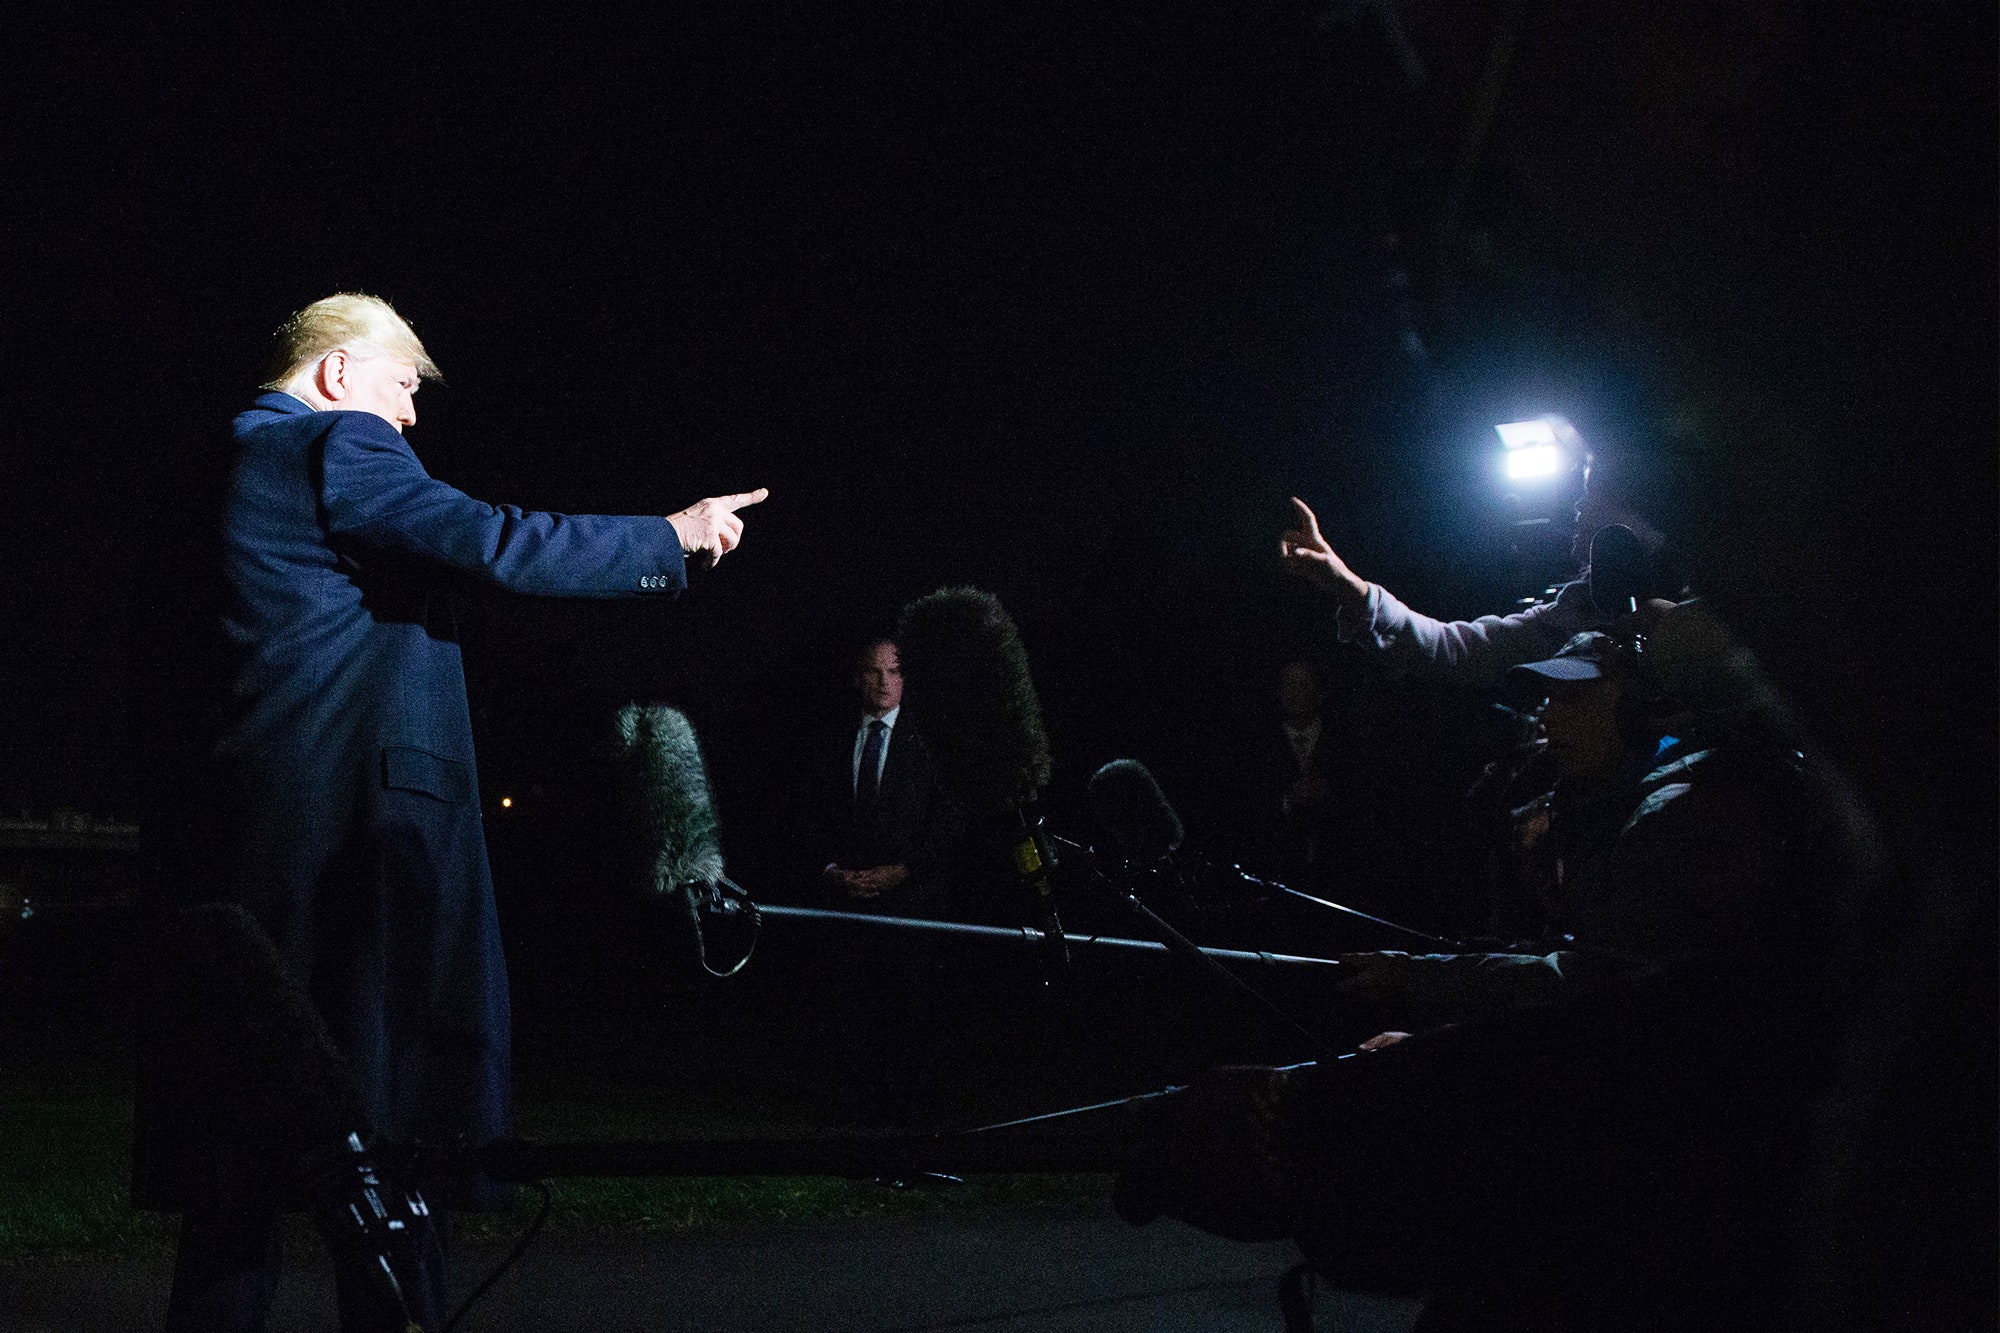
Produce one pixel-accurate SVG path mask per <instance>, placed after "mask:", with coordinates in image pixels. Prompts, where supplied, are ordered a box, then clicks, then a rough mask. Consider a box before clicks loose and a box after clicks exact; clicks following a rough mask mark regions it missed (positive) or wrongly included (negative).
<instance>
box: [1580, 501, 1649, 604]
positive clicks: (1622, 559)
mask: <svg viewBox="0 0 2000 1333" xmlns="http://www.w3.org/2000/svg"><path fill="white" fill-rule="evenodd" d="M1646 582H1647V579H1646V551H1645V548H1644V547H1642V546H1640V545H1639V538H1638V536H1637V534H1635V533H1634V532H1633V531H1632V529H1630V528H1628V527H1626V526H1625V525H1624V524H1623V523H1608V524H1606V525H1605V526H1603V527H1601V528H1599V529H1598V530H1597V532H1596V534H1595V535H1593V536H1592V537H1591V539H1590V576H1589V584H1588V587H1589V591H1590V604H1591V605H1592V606H1594V607H1596V608H1597V610H1598V613H1599V614H1600V615H1607V616H1629V615H1631V614H1632V613H1633V612H1635V611H1637V610H1638V609H1639V599H1640V598H1642V597H1644V596H1645V595H1646Z"/></svg>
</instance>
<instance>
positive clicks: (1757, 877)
mask: <svg viewBox="0 0 2000 1333" xmlns="http://www.w3.org/2000/svg"><path fill="white" fill-rule="evenodd" d="M1700 617H1702V612H1701V611H1700V609H1699V608H1698V607H1694V608H1676V610H1675V611H1674V612H1670V613H1667V614H1666V615H1664V616H1662V617H1661V624H1662V627H1663V632H1662V633H1661V634H1659V635H1658V636H1656V637H1658V638H1661V639H1664V640H1666V641H1667V643H1668V644H1669V645H1673V644H1677V643H1694V644H1698V645H1699V644H1706V645H1708V647H1710V648H1714V647H1716V646H1717V645H1718V644H1719V643H1723V642H1726V641H1723V640H1720V639H1719V638H1718V637H1717V636H1716V635H1714V634H1713V633H1712V632H1710V631H1712V630H1713V628H1714V627H1713V625H1712V622H1706V623H1704V621H1702V620H1697V619H1694V618H1700ZM1689 622H1691V623H1693V625H1694V629H1693V632H1689V630H1688V628H1687V623H1689ZM1655 646H1656V645H1654V644H1653V643H1651V642H1650V641H1649V642H1645V643H1641V642H1638V641H1636V640H1634V639H1632V638H1625V639H1618V638H1613V637H1612V636H1608V635H1604V634H1599V633H1592V634H1586V635H1583V636H1579V637H1578V638H1577V639H1576V640H1575V641H1573V642H1572V643H1571V644H1570V645H1568V646H1567V647H1566V648H1565V649H1564V650H1563V651H1562V652H1561V653H1559V654H1558V655H1557V656H1555V657H1553V658H1550V659H1546V660H1543V661H1540V662H1536V663H1533V664H1530V665H1527V666H1523V667H1519V668H1516V670H1515V672H1514V673H1512V674H1511V680H1510V683H1511V684H1514V685H1515V686H1516V688H1517V689H1519V690H1522V691H1524V692H1526V693H1529V694H1537V695H1541V696H1545V697H1546V698H1547V699H1548V704H1547V707H1546V710H1545V712H1544V714H1543V723H1544V726H1545V728H1546V731H1547V736H1548V745H1549V747H1550V749H1551V750H1552V751H1553V752H1554V753H1555V757H1556V763H1557V766H1558V769H1559V771H1560V774H1561V778H1560V781H1559V784H1558V785H1559V791H1558V793H1557V796H1558V802H1557V811H1558V815H1557V819H1556V820H1555V822H1554V825H1553V826H1552V829H1551V833H1550V835H1549V836H1551V837H1554V838H1556V839H1557V840H1558V843H1559V859H1560V863H1561V866H1562V870H1561V874H1560V876H1559V885H1560V895H1559V900H1558V902H1557V904H1556V906H1557V907H1558V908H1559V910H1560V912H1561V916H1560V918H1559V919H1558V920H1557V921H1556V922H1554V923H1553V927H1554V929H1557V930H1559V931H1561V932H1563V933H1562V934H1561V935H1559V936H1557V937H1556V938H1553V939H1551V940H1549V941H1547V943H1548V944H1550V945H1552V946H1554V947H1551V948H1549V949H1548V951H1547V952H1541V953H1530V952H1525V951H1524V952H1520V953H1507V954H1456V955H1420V956H1410V955H1404V954H1394V953H1390V954H1374V955H1350V956H1348V957H1347V958H1345V959H1343V963H1344V964H1345V965H1346V966H1347V967H1349V968H1350V969H1351V970H1352V977H1351V979H1350V980H1349V981H1348V982H1347V983H1346V986H1347V988H1348V989H1349V990H1350V992H1351V993H1354V994H1356V995H1357V996H1359V997H1363V998H1365V999H1367V1000H1368V1001H1370V1002H1371V1003H1373V1004H1376V1005H1378V1006H1380V1010H1379V1012H1380V1013H1381V1015H1382V1017H1383V1018H1385V1019H1388V1020H1392V1021H1396V1022H1406V1023H1408V1024H1409V1025H1410V1026H1411V1027H1424V1026H1427V1025H1430V1024H1434V1023H1437V1022H1439V1021H1440V1020H1452V1024H1451V1025H1449V1026H1445V1027H1442V1028H1433V1029H1431V1030H1429V1031H1424V1032H1422V1033H1421V1035H1419V1036H1418V1037H1416V1038H1413V1039H1410V1040H1406V1041H1387V1040H1384V1039H1382V1038H1378V1039H1376V1040H1374V1041H1371V1042H1370V1043H1368V1047H1369V1048H1370V1049H1369V1051H1368V1053H1366V1054H1362V1055H1359V1056H1357V1057H1355V1058H1353V1059H1351V1060H1344V1061H1338V1062H1332V1063H1327V1064H1321V1065H1319V1066H1315V1067H1310V1068H1307V1069H1302V1070H1298V1071H1283V1070H1242V1071H1223V1072H1222V1073H1221V1074H1219V1075H1217V1076H1212V1077H1211V1078H1210V1079H1208V1080H1206V1082H1205V1084H1198V1085H1197V1087H1196V1089H1195V1090H1194V1093H1195V1095H1193V1096H1191V1097H1188V1098H1185V1099H1182V1100H1181V1101H1179V1103H1178V1104H1175V1103H1174V1102H1172V1101H1171V1100H1170V1101H1169V1102H1168V1103H1166V1104H1163V1105H1162V1106H1161V1107H1160V1108H1159V1111H1158V1114H1157V1120H1156V1123H1155V1125H1154V1127H1153V1133H1152V1138H1151V1141H1150V1142H1149V1145H1148V1149H1147V1151H1146V1152H1144V1153H1143V1154H1141V1156H1140V1157H1139V1159H1138V1165H1136V1166H1135V1167H1133V1168H1132V1169H1130V1170H1128V1171H1127V1173H1126V1175H1125V1177H1124V1178H1123V1179H1122V1180H1121V1182H1120V1187H1119V1201H1120V1206H1121V1209H1122V1210H1123V1211H1124V1212H1125V1213H1126V1215H1127V1216H1128V1217H1132V1218H1133V1219H1134V1220H1144V1219H1145V1218H1147V1217H1150V1216H1153V1215H1157V1214H1160V1213H1167V1214H1171V1215H1175V1216H1179V1217H1182V1218H1185V1219H1186V1220H1189V1221H1193V1222H1195V1223H1196V1224H1197V1225H1202V1226H1206V1227H1209V1228H1210V1229H1212V1230H1216V1231H1218V1232H1220V1233H1221V1234H1225V1235H1231V1236H1235V1237H1238V1238H1242V1239H1253V1238H1272V1237H1276V1236H1292V1237H1294V1238H1296V1239H1298V1240H1299V1242H1300V1244H1301V1246H1302V1247H1303V1248H1304V1249H1305V1251H1306V1252H1307V1255H1308V1257H1309V1258H1310V1259H1311V1260H1312V1262H1313V1264H1314V1266H1315V1268H1316V1269H1317V1270H1318V1271H1319V1272H1320V1273H1321V1274H1322V1275H1324V1276H1326V1277H1327V1278H1328V1279H1329V1280H1331V1281H1333V1282H1335V1283H1336V1284H1340V1285H1347V1286H1354V1287H1360V1288H1372V1289H1378V1290H1401V1291H1409V1292H1415V1291H1420V1290H1422V1291H1428V1292H1430V1293H1432V1299H1431V1302H1430V1306H1429V1307H1427V1311H1426V1324H1425V1326H1426V1327H1427V1328H1429V1327H1433V1326H1436V1327H1440V1328H1459V1327H1464V1328H1481V1327H1498V1326H1505V1327H1517V1326H1533V1327H1544V1326H1546V1327H1573V1326H1574V1327H1627V1328H1632V1327H1662V1328H1668V1327H1672V1328H1693V1327H1719V1326H1723V1325H1724V1324H1727V1325H1728V1326H1738V1327H1741V1326H1766V1327H1768V1326H1774V1325H1775V1323H1777V1322H1778V1321H1780V1320H1781V1319H1782V1312H1781V1309H1780V1308H1779V1307H1780V1305H1781V1303H1782V1302H1784V1301H1785V1300H1786V1299H1787V1294H1786V1293H1785V1292H1784V1291H1783V1290H1782V1284H1781V1283H1780V1282H1778V1281H1775V1280H1774V1278H1773V1275H1774V1274H1779V1273H1783V1272H1785V1271H1786V1265H1787V1264H1788V1262H1789V1259H1788V1254H1789V1249H1788V1247H1789V1246H1791V1245H1793V1244H1795V1243H1797V1240H1798V1238H1797V1237H1796V1236H1794V1235H1792V1234H1791V1233H1790V1231H1789V1230H1788V1228H1789V1227H1790V1226H1791V1225H1792V1223H1791V1222H1790V1221H1789V1218H1790V1216H1791V1214H1790V1211H1789V1210H1790V1209H1791V1208H1792V1207H1793V1206H1794V1204H1795V1201H1796V1198H1797V1191H1798V1189H1799V1188H1800V1180H1801V1174H1802V1167H1801V1148H1800V1145H1801V1143H1802V1142H1803V1135H1804V1133H1805V1124H1806V1117H1807V1113H1808V1108H1809V1104H1810V1101H1811V1098H1812V1096H1813V1095H1814V1092H1815V1090H1816V1089H1817V1088H1819V1087H1820V1086H1822V1084H1823V1081H1824V1079H1825V1078H1826V1077H1827V1075H1828V1073H1829V1068H1827V1067H1822V1066H1823V1064H1826V1063H1827V1062H1824V1061H1823V1059H1822V1057H1823V1054H1824V1053H1825V1052H1826V1050H1827V1049H1828V1047H1829V1045H1830V1043H1829V1042H1828V1041H1827V1039H1826V1034H1827V1032H1828V1031H1830V1030H1831V1029H1832V1025H1834V1024H1835V1023H1837V1022H1838V1021H1839V1018H1840V1011H1839V1007H1838V1006H1839V1000H1838V996H1839V995H1840V993H1841V988H1840V985H1839V981H1840V974H1839V970H1838V969H1839V967H1840V965H1841V954H1840V952H1839V950H1837V949H1836V948H1834V947H1833V944H1832V940H1833V939H1834V938H1835V932H1834V930H1833V927H1832V925H1831V923H1829V922H1826V921H1824V920H1822V919H1821V915H1822V911H1823V909H1824V906H1825V904H1826V903H1827V902H1829V901H1831V900H1833V899H1834V898H1837V897H1838V892H1837V887H1836V886H1837V885H1838V884H1839V883H1840V882H1841V877H1842V876H1843V875H1851V874H1852V873H1854V870H1855V867H1854V866H1853V864H1852V863H1851V862H1849V861H1847V860H1846V859H1845V857H1844V852H1845V844H1844V843H1843V842H1842V841H1841V839H1840V837H1839V834H1840V828H1839V822H1838V816H1837V814H1836V813H1835V810H1834V807H1833V804H1832V802H1831V801H1830V800H1829V799H1827V797H1826V795H1825V794H1824V793H1823V792H1822V791H1820V790H1819V789H1818V788H1817V786H1816V785H1815V783H1814V782H1813V781H1811V780H1810V778H1809V777H1808V775H1807V773H1806V772H1805V770H1803V769H1802V768H1801V767H1800V766H1799V765H1798V763H1797V760H1796V756H1794V755H1792V754H1791V753H1790V752H1789V751H1786V750H1784V749H1783V748H1781V747H1780V746H1778V745H1776V744H1774V743H1772V742H1770V741H1769V740H1768V739H1767V738H1766V737H1765V736H1764V734H1763V731H1762V728H1761V727H1760V725H1759V724H1758V721H1757V720H1756V719H1755V718H1754V717H1753V716H1752V710H1751V709H1750V708H1748V707H1747V706H1746V703H1747V702H1748V701H1749V700H1750V699H1751V698H1752V697H1753V692H1752V691H1749V690H1746V689H1745V688H1743V682H1742V681H1741V680H1740V679H1737V680H1732V679H1730V677H1731V675H1732V672H1734V673H1735V674H1737V675H1739V676H1740V674H1741V673H1740V665H1741V659H1734V658H1732V657H1731V656H1730V654H1729V653H1728V652H1726V651H1725V652H1722V653H1720V654H1719V655H1714V657H1713V660H1711V661H1708V662H1706V663H1697V664H1693V665H1692V666H1691V665H1690V663H1688V662H1687V661H1686V660H1685V659H1684V658H1683V659H1678V660H1677V657H1676V654H1675V653H1673V652H1669V653H1667V654H1666V655H1665V658H1664V660H1662V661H1661V662H1658V663H1650V664H1649V663H1648V661H1647V658H1648V657H1649V656H1650V655H1651V652H1650V651H1649V650H1651V649H1653V648H1655ZM1663 681H1666V682H1671V683H1672V684H1673V685H1674V686H1675V689H1673V690H1667V689H1663V688H1662V682H1663ZM1691 686H1692V687H1696V688H1690V687H1691ZM1697 695H1699V696H1701V697H1700V702H1702V703H1703V704H1708V705H1719V706H1710V707H1703V708H1694V707H1690V706H1689V704H1690V702H1691V701H1692V700H1693V698H1694V697H1695V696H1697ZM1384 1047H1387V1049H1383V1048H1384ZM1760 1314H1769V1315H1770V1316H1771V1318H1770V1319H1769V1320H1764V1319H1760V1317H1759V1315H1760ZM1454 1321H1456V1322H1454Z"/></svg>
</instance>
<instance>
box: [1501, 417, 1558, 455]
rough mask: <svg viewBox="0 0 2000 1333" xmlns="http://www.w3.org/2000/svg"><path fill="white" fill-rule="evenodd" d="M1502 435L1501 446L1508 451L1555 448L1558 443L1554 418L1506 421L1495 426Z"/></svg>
mask: <svg viewBox="0 0 2000 1333" xmlns="http://www.w3.org/2000/svg"><path fill="white" fill-rule="evenodd" d="M1493 429H1494V430H1496V431H1498V432H1499V433H1500V443H1501V445H1502V446H1503V447H1504V448H1506V449H1508V450H1510V451H1511V450H1514V449H1532V448H1535V447H1536V446H1553V445H1554V444H1555V443H1556V423H1555V419H1554V418H1552V417H1536V418H1535V419H1534V420H1533V421H1504V422H1502V423H1501V424H1499V425H1497V426H1495V427H1494V428H1493Z"/></svg>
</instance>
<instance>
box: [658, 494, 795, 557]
mask: <svg viewBox="0 0 2000 1333" xmlns="http://www.w3.org/2000/svg"><path fill="white" fill-rule="evenodd" d="M770 494H771V492H770V491H769V490H768V489H767V488H765V487H763V486H759V487H758V488H757V489H756V490H754V491H743V492H741V493H740V494H737V495H713V496H710V497H709V498H708V499H706V500H697V501H695V502H694V503H693V504H691V505H689V506H688V507H687V508H686V509H683V510H681V511H680V512H679V513H677V514H668V515H667V522H669V523H671V524H673V525H674V531H675V532H676V533H678V534H679V535H680V539H681V550H682V551H684V552H685V553H687V554H688V555H697V554H705V555H706V556H707V557H708V563H709V564H711V565H714V564H717V563H719V562H720V561H721V559H722V557H723V556H725V555H727V554H728V553H729V552H731V551H733V550H735V549H736V548H737V547H738V546H740V545H742V543H743V520H742V519H740V518H738V517H737V516H736V511H737V510H739V509H743V508H746V507H748V506H750V505H754V504H762V503H763V502H764V501H765V500H766V499H767V498H768V497H769V496H770Z"/></svg>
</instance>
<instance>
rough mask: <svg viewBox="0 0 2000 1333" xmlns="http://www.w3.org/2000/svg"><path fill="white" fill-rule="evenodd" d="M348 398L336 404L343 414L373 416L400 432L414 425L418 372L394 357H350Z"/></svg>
mask: <svg viewBox="0 0 2000 1333" xmlns="http://www.w3.org/2000/svg"><path fill="white" fill-rule="evenodd" d="M346 384H347V395H346V397H344V398H342V399H340V400H339V402H338V406H339V407H340V409H341V410H342V411H345V412H373V413H374V414H375V415H376V416H378V417H380V418H382V420H384V421H386V422H388V423H389V424H390V425H392V426H394V427H395V428H396V429H397V430H398V431H401V430H402V429H403V428H404V427H405V426H414V425H416V424H417V404H416V401H415V400H416V393H417V384H418V376H417V368H416V366H415V365H414V364H413V363H411V362H408V361H403V360H399V359H397V358H396V357H394V356H388V355H384V354H380V353H378V354H376V355H374V356H369V355H367V354H366V353H363V354H362V355H361V356H360V357H358V358H357V357H356V356H354V355H353V354H351V353H350V354H349V356H348V359H347V367H346Z"/></svg>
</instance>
